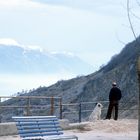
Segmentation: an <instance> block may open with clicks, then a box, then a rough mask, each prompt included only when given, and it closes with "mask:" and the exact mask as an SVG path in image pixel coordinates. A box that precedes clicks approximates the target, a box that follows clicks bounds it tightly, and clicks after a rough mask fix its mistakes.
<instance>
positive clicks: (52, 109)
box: [50, 96, 54, 115]
mask: <svg viewBox="0 0 140 140" xmlns="http://www.w3.org/2000/svg"><path fill="white" fill-rule="evenodd" d="M50 114H51V115H53V114H54V97H53V96H52V97H51V111H50Z"/></svg>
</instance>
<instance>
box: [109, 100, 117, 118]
mask: <svg viewBox="0 0 140 140" xmlns="http://www.w3.org/2000/svg"><path fill="white" fill-rule="evenodd" d="M113 108H115V116H114V120H117V119H118V101H110V103H109V107H108V111H107V116H106V119H110V118H111V114H112V111H113Z"/></svg>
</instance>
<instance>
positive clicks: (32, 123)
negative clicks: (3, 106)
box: [12, 116, 78, 140]
mask: <svg viewBox="0 0 140 140" xmlns="http://www.w3.org/2000/svg"><path fill="white" fill-rule="evenodd" d="M12 118H13V119H14V121H15V122H16V126H17V130H18V133H19V135H20V137H21V138H22V140H68V139H73V140H78V137H77V136H75V135H70V136H65V135H63V132H62V129H61V127H60V125H59V120H58V118H57V117H56V116H27V117H12Z"/></svg>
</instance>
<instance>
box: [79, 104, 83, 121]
mask: <svg viewBox="0 0 140 140" xmlns="http://www.w3.org/2000/svg"><path fill="white" fill-rule="evenodd" d="M81 109H82V106H81V102H80V103H79V123H80V122H81V112H82V111H81Z"/></svg>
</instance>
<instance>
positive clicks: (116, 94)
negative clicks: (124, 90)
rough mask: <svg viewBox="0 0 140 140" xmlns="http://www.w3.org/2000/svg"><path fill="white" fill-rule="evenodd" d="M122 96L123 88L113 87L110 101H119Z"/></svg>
mask: <svg viewBox="0 0 140 140" xmlns="http://www.w3.org/2000/svg"><path fill="white" fill-rule="evenodd" d="M121 97H122V94H121V90H120V89H119V88H117V87H113V88H112V89H111V90H110V94H109V101H118V100H120V99H121Z"/></svg>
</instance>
